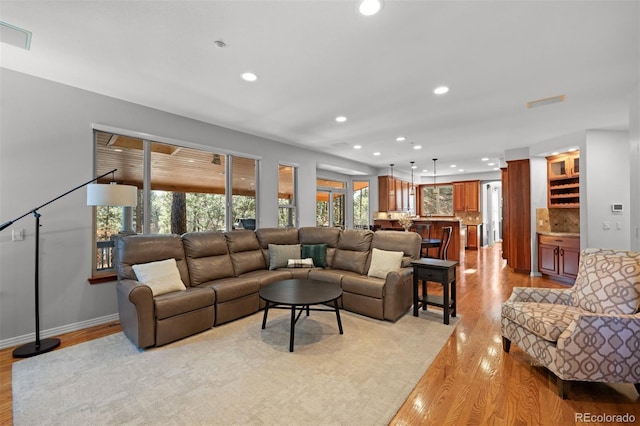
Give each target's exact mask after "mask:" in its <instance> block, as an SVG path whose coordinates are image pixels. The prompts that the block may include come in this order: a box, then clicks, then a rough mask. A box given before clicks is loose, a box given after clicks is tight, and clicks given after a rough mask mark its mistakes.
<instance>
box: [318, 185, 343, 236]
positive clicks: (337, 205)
mask: <svg viewBox="0 0 640 426" xmlns="http://www.w3.org/2000/svg"><path fill="white" fill-rule="evenodd" d="M316 185H317V187H318V189H317V192H316V226H337V227H340V228H343V229H344V227H345V221H344V219H345V213H344V212H345V195H346V194H345V187H346V184H345V182H341V181H336V180H328V179H317V180H316Z"/></svg>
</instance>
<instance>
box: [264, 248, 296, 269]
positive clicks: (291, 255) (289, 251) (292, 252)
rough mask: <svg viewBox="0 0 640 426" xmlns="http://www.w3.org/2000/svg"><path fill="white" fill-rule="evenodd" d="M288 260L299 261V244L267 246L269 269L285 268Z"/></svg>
mask: <svg viewBox="0 0 640 426" xmlns="http://www.w3.org/2000/svg"><path fill="white" fill-rule="evenodd" d="M289 259H300V244H291V245H283V244H269V269H278V268H286V267H287V263H288V262H289Z"/></svg>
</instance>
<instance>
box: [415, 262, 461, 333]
mask: <svg viewBox="0 0 640 426" xmlns="http://www.w3.org/2000/svg"><path fill="white" fill-rule="evenodd" d="M411 265H412V266H413V316H414V317H417V316H418V309H419V308H420V306H422V309H423V310H426V309H427V305H430V306H437V307H440V308H443V309H444V323H445V324H449V315H451V316H452V317H455V316H456V266H458V262H456V261H452V260H440V259H432V258H426V257H423V258H421V259H418V260H414V261H413V262H411ZM419 281H422V297H418V282H419ZM427 281H433V282H437V283H440V284H442V290H443V292H442V293H443V294H442V297H439V296H426V297H425V295H426V293H427Z"/></svg>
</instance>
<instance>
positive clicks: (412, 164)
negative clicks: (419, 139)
mask: <svg viewBox="0 0 640 426" xmlns="http://www.w3.org/2000/svg"><path fill="white" fill-rule="evenodd" d="M410 163H411V189H410V190H409V195H411V196H412V197H413V196H414V195H416V189H415V187H414V186H413V169H414V168H415V167H416V166H415V165H414V164H415V163H416V162H415V161H410Z"/></svg>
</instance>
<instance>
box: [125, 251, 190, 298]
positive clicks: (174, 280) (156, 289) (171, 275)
mask: <svg viewBox="0 0 640 426" xmlns="http://www.w3.org/2000/svg"><path fill="white" fill-rule="evenodd" d="M132 268H133V272H135V273H136V277H137V278H138V281H140V282H141V283H142V284H145V285H146V286H148V287H149V288H151V292H152V293H153V295H154V296H159V295H161V294H165V293H170V292H172V291H179V290H186V289H187V288H186V287H185V286H184V283H183V282H182V279H180V271H178V264H177V263H176V260H175V259H167V260H161V261H159V262H149V263H142V264H140V265H133V266H132Z"/></svg>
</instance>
